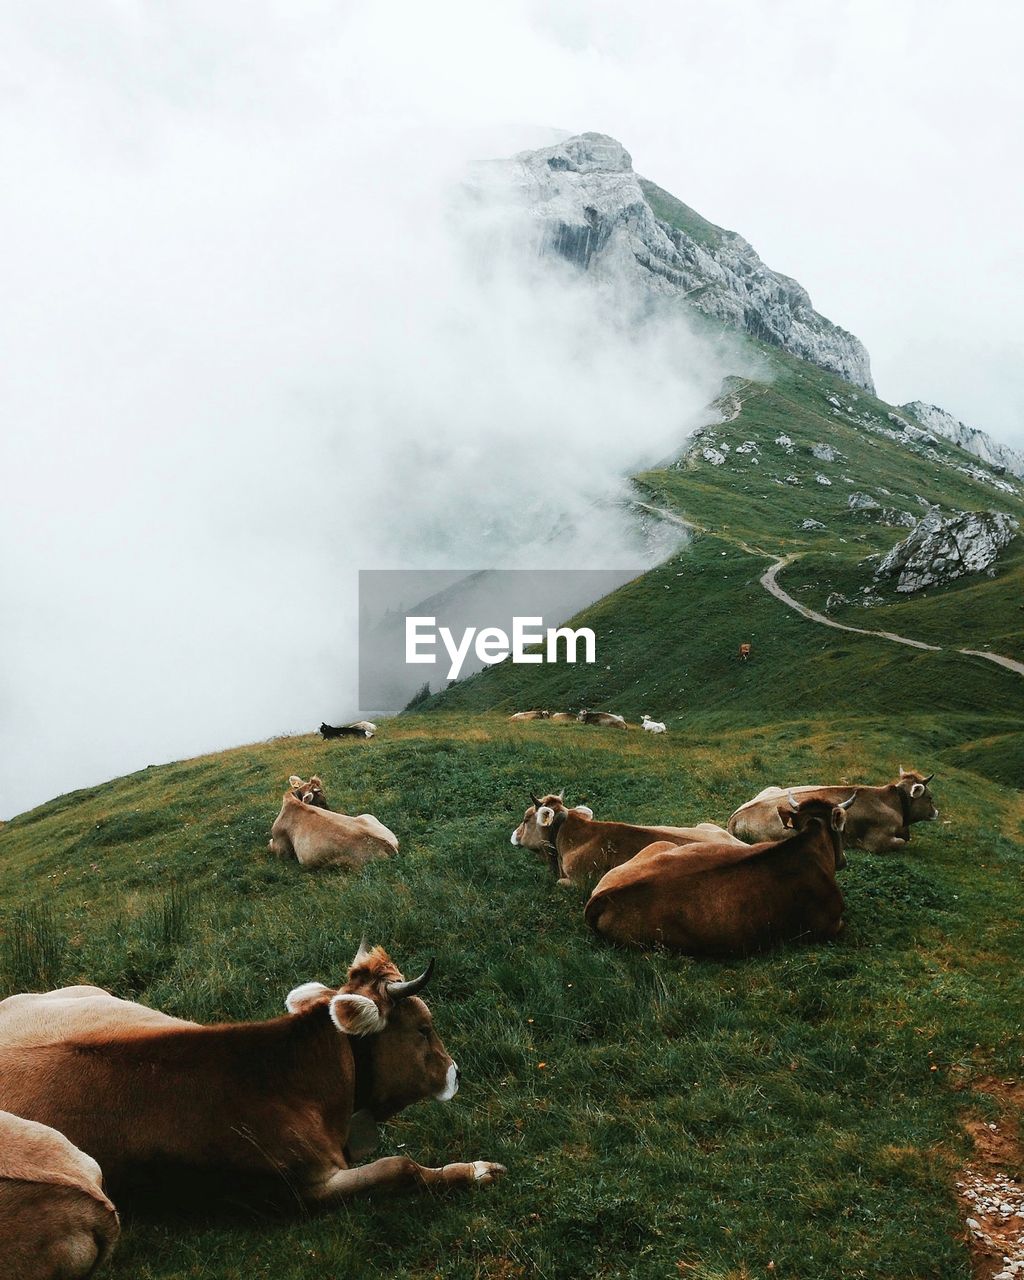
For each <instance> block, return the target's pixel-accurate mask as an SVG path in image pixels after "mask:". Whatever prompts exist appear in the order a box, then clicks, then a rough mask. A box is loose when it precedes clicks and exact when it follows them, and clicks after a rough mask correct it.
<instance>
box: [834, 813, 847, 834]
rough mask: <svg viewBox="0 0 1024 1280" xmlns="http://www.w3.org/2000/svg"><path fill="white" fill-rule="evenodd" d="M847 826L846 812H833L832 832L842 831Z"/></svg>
mask: <svg viewBox="0 0 1024 1280" xmlns="http://www.w3.org/2000/svg"><path fill="white" fill-rule="evenodd" d="M845 826H846V810H845V809H839V808H835V809H833V810H832V830H833V831H842V830H843V829H844V828H845Z"/></svg>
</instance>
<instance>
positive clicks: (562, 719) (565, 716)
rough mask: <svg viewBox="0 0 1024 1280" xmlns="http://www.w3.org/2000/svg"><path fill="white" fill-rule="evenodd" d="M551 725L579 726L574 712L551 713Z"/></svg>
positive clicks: (577, 717)
mask: <svg viewBox="0 0 1024 1280" xmlns="http://www.w3.org/2000/svg"><path fill="white" fill-rule="evenodd" d="M550 719H551V722H552V724H579V719H580V718H579V716H578V715H577V713H576V712H575V711H552V713H551V716H550Z"/></svg>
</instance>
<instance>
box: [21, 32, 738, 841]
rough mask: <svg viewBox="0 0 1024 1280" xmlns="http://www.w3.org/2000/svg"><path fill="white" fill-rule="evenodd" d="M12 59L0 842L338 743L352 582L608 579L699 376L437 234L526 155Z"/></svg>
mask: <svg viewBox="0 0 1024 1280" xmlns="http://www.w3.org/2000/svg"><path fill="white" fill-rule="evenodd" d="M147 21H148V19H147V18H144V17H138V18H137V20H136V22H137V25H141V26H144V25H145V23H146V22H147ZM117 30H118V32H119V35H120V37H123V39H124V40H126V41H128V43H129V44H131V40H130V39H129V36H130V35H131V34H132V33H131V32H129V34H128V35H126V34H125V32H124V31H123V30H121V29H120V28H118V29H117ZM30 34H31V33H30ZM138 38H139V32H138V31H137V30H136V31H135V33H134V39H136V40H137V39H138ZM25 39H26V43H24V44H23V46H22V48H21V50H20V56H21V58H22V61H21V62H20V63H19V67H20V68H21V70H20V71H19V76H18V80H17V84H16V89H15V91H14V92H13V93H9V94H8V96H7V98H6V99H5V100H4V101H3V103H2V105H0V144H2V147H3V152H4V154H5V155H6V156H7V158H8V161H9V163H8V166H7V169H8V173H9V174H10V173H11V172H12V171H15V172H17V174H18V181H17V183H16V184H14V187H13V192H14V195H15V198H14V199H12V200H9V201H8V202H6V205H5V208H4V210H3V212H2V213H0V254H2V258H0V265H2V270H3V277H4V279H5V282H6V283H5V318H4V321H3V328H4V345H5V361H4V367H3V370H2V372H0V403H2V411H3V415H4V419H5V422H6V423H7V424H8V428H9V433H10V434H9V438H8V440H7V442H6V443H5V445H4V446H3V454H2V457H0V464H2V465H3V469H4V474H5V477H6V483H7V489H8V494H7V498H6V500H5V503H4V506H3V508H2V510H0V536H2V538H3V540H4V545H5V546H6V547H7V548H11V547H17V548H18V550H17V552H16V554H14V555H11V554H10V553H9V552H8V554H7V555H6V556H5V559H4V562H3V564H2V566H0V592H2V599H3V601H4V605H5V610H4V612H5V621H4V625H3V629H2V633H0V658H2V665H0V760H2V764H0V812H2V813H4V814H6V815H10V814H11V813H14V812H18V811H20V810H22V809H24V808H25V807H27V806H29V805H31V804H33V803H36V802H38V801H41V800H43V799H45V798H47V797H48V796H51V795H54V794H57V793H59V792H61V791H64V790H67V789H69V788H72V787H76V786H80V785H86V784H90V783H93V782H96V781H100V780H102V779H104V778H106V777H109V776H111V775H113V774H116V773H119V772H125V771H129V770H132V769H135V768H139V767H142V766H144V765H146V764H147V763H152V762H158V761H162V760H166V759H169V758H175V757H180V756H183V755H187V754H193V753H196V752H200V751H204V750H216V749H219V748H221V747H224V746H228V745H231V744H235V743H239V742H245V741H251V740H254V739H262V738H265V737H268V736H271V735H273V734H277V733H283V732H290V731H306V730H309V729H310V728H312V727H313V726H314V725H316V724H319V722H320V720H321V719H323V718H326V719H328V720H330V719H335V720H337V719H340V718H343V717H345V716H346V715H349V714H354V713H355V711H356V709H357V707H356V693H355V688H356V663H355V659H356V652H355V647H356V618H355V609H356V599H357V592H356V574H357V571H358V570H359V569H360V568H388V567H402V568H486V567H509V568H534V567H537V568H540V567H545V568H550V567H574V568H613V567H618V566H622V565H631V564H634V563H636V557H637V544H636V540H635V530H634V527H633V525H632V522H631V520H630V519H629V517H628V516H627V515H626V514H625V513H624V512H623V510H622V509H621V508H620V507H619V506H618V505H617V499H619V498H620V497H621V495H622V493H623V486H624V478H625V477H627V476H628V475H629V474H630V473H631V472H634V471H636V470H637V469H639V468H642V467H643V466H646V465H650V464H652V463H653V462H655V461H657V460H659V459H660V458H661V457H663V456H664V455H665V454H666V453H667V452H669V451H670V450H671V449H674V448H677V447H678V446H679V445H680V444H681V443H682V441H683V440H684V439H685V437H686V435H687V434H688V432H689V431H690V430H692V428H693V426H694V425H695V424H696V423H697V422H698V421H700V420H701V415H702V410H703V406H704V405H706V403H707V402H708V400H709V399H710V398H711V397H712V396H713V395H714V394H715V392H716V390H717V387H718V384H719V380H720V378H721V376H722V375H723V373H725V372H727V371H728V370H727V369H726V367H725V365H724V363H723V357H722V354H721V352H719V351H718V350H717V349H712V347H711V346H710V345H709V344H708V343H707V342H706V341H705V340H704V339H702V338H701V337H700V336H699V335H698V334H696V333H694V332H692V331H691V330H690V329H689V328H688V327H687V325H686V323H685V321H684V319H683V318H682V317H681V316H679V315H663V314H657V313H648V312H641V311H639V310H637V309H636V305H635V300H633V299H630V298H628V297H626V296H624V295H622V294H621V293H620V292H618V291H617V290H616V289H615V288H614V287H613V286H606V287H605V288H604V289H602V290H596V289H594V288H592V287H590V285H589V284H588V282H587V281H586V280H581V279H580V278H579V277H576V276H574V275H573V274H572V272H571V271H570V269H569V268H568V267H566V268H564V269H561V268H558V267H556V266H555V264H553V263H551V262H546V263H543V264H541V263H539V262H538V261H537V260H536V258H535V257H534V256H532V255H531V252H530V250H529V248H528V246H518V245H517V241H516V238H515V236H514V235H513V236H509V235H507V234H503V235H500V236H499V235H496V234H494V229H493V227H492V226H491V225H490V224H489V222H488V220H487V219H488V218H489V217H490V216H491V214H490V213H486V212H484V213H482V212H481V210H480V209H479V208H477V207H475V206H472V205H468V204H467V203H466V201H465V200H464V198H463V196H462V194H461V192H462V186H461V184H462V181H463V178H464V175H465V173H466V171H467V166H469V165H471V164H472V162H473V161H474V160H476V159H479V158H480V157H481V156H483V155H488V154H495V153H497V151H498V149H499V148H501V149H502V150H506V151H507V150H510V149H512V148H513V147H515V146H517V145H536V144H539V143H540V142H543V141H547V140H548V138H549V136H550V135H546V136H544V137H541V136H538V133H537V131H535V130H533V131H530V130H509V129H497V128H494V129H491V130H489V131H487V130H480V129H477V128H472V129H470V128H468V127H458V126H456V125H454V124H451V123H448V124H446V125H445V126H444V127H438V128H435V129H430V130H425V129H423V128H422V127H420V126H419V125H417V124H413V123H410V121H409V120H408V119H407V118H402V119H389V120H386V121H381V120H380V119H376V118H374V117H372V116H371V115H367V114H365V113H364V114H360V110H359V106H360V103H359V98H360V94H361V92H362V89H360V87H359V85H356V86H355V87H354V88H353V89H352V96H351V97H350V98H347V97H346V95H345V94H344V93H338V92H335V93H332V94H330V95H328V96H327V97H326V98H321V97H320V96H318V94H317V93H316V92H315V91H314V89H313V88H311V86H310V83H309V81H308V79H307V77H306V74H305V73H306V71H307V70H308V68H307V67H306V64H305V63H304V62H303V59H302V58H301V57H294V58H292V57H290V53H289V50H288V49H287V48H285V49H283V50H282V51H280V53H279V57H277V58H274V57H272V56H271V51H270V50H268V49H267V48H266V47H264V45H263V44H256V45H255V46H254V49H253V52H252V56H253V58H255V59H257V60H267V61H268V65H270V66H273V67H274V68H275V70H276V71H277V72H278V76H279V78H278V81H277V83H276V84H275V89H274V93H275V102H276V105H275V104H274V103H272V104H270V105H271V106H272V107H273V108H274V109H273V110H272V111H270V112H269V113H268V105H267V104H266V103H264V102H259V101H254V102H247V101H246V100H245V98H244V95H243V96H242V97H241V98H240V97H239V96H237V95H236V96H234V97H232V99H231V103H230V106H227V105H225V103H224V101H223V100H222V98H221V97H220V96H219V95H218V94H217V93H216V92H213V91H212V90H210V87H209V86H207V89H208V90H209V91H207V92H199V91H197V90H196V88H195V86H194V85H193V84H191V83H190V82H187V81H179V80H176V79H175V78H174V77H173V76H171V77H170V83H158V85H157V87H156V88H155V89H154V88H151V87H150V86H149V85H147V84H143V83H140V81H139V79H138V77H137V76H136V75H135V74H134V73H133V72H132V71H131V60H130V58H129V57H128V55H127V54H126V55H125V57H124V59H123V60H121V61H118V62H117V65H116V66H115V67H113V68H111V66H110V65H109V64H108V62H103V63H102V65H100V66H99V67H98V68H96V67H90V66H89V65H88V61H87V62H86V65H85V67H84V69H83V64H82V63H81V62H80V61H79V62H76V63H74V65H73V66H72V63H71V62H70V61H69V59H68V58H67V57H66V56H65V54H64V52H63V51H61V50H57V51H56V52H55V51H54V50H53V49H52V48H46V49H43V50H42V51H40V48H39V46H38V40H36V39H34V38H33V39H28V38H27V37H26V38H25ZM116 45H117V41H116V40H111V41H110V42H108V43H107V44H104V45H102V47H101V48H100V49H98V50H95V51H94V52H95V54H96V57H97V59H98V58H99V57H100V54H101V53H102V54H103V55H104V56H108V55H110V51H111V49H113V48H115V46H116ZM189 65H191V64H189ZM364 73H365V68H364ZM182 75H184V73H182ZM289 88H290V89H291V92H290V93H289V92H288V89H289ZM72 102H74V103H75V104H76V109H75V110H74V111H72V110H71V104H72ZM12 166H13V169H12ZM506 230H507V228H506Z"/></svg>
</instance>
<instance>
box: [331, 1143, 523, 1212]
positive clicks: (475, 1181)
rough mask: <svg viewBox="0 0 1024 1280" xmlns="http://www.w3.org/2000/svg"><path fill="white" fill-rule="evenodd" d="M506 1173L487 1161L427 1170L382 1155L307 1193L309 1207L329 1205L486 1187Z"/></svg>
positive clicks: (404, 1159)
mask: <svg viewBox="0 0 1024 1280" xmlns="http://www.w3.org/2000/svg"><path fill="white" fill-rule="evenodd" d="M504 1172H505V1167H504V1165H500V1164H492V1163H491V1162H490V1161H489V1160H474V1161H473V1162H472V1163H471V1164H446V1165H445V1166H444V1167H443V1168H441V1169H427V1168H425V1167H424V1166H423V1165H421V1164H417V1163H416V1161H415V1160H410V1159H409V1157H408V1156H385V1157H384V1158H383V1159H382V1160H374V1162H373V1163H372V1164H362V1165H359V1166H358V1167H357V1168H355V1169H338V1170H336V1171H335V1172H334V1173H333V1174H331V1176H330V1177H328V1178H327V1179H326V1180H325V1181H324V1182H322V1183H320V1185H319V1186H317V1187H314V1188H312V1189H311V1190H310V1191H309V1192H308V1193H307V1198H308V1199H309V1201H310V1203H311V1204H316V1205H322V1206H325V1207H326V1206H329V1205H331V1204H334V1203H336V1202H338V1201H341V1200H347V1199H348V1198H349V1196H353V1195H359V1194H360V1193H362V1192H366V1191H390V1190H397V1189H398V1188H400V1187H436V1188H438V1189H439V1190H440V1189H441V1188H445V1187H485V1186H487V1185H488V1183H491V1182H496V1181H497V1180H498V1178H500V1177H501V1175H502V1174H503V1173H504Z"/></svg>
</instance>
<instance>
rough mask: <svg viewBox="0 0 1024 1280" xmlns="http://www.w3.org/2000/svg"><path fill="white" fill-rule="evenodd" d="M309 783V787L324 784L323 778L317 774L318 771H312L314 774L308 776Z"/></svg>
mask: <svg viewBox="0 0 1024 1280" xmlns="http://www.w3.org/2000/svg"><path fill="white" fill-rule="evenodd" d="M309 785H310V786H311V787H313V786H316V787H322V786H323V785H324V782H323V779H322V778H321V777H320V775H319V774H318V773H314V774H313V776H312V778H310V780H309Z"/></svg>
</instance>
